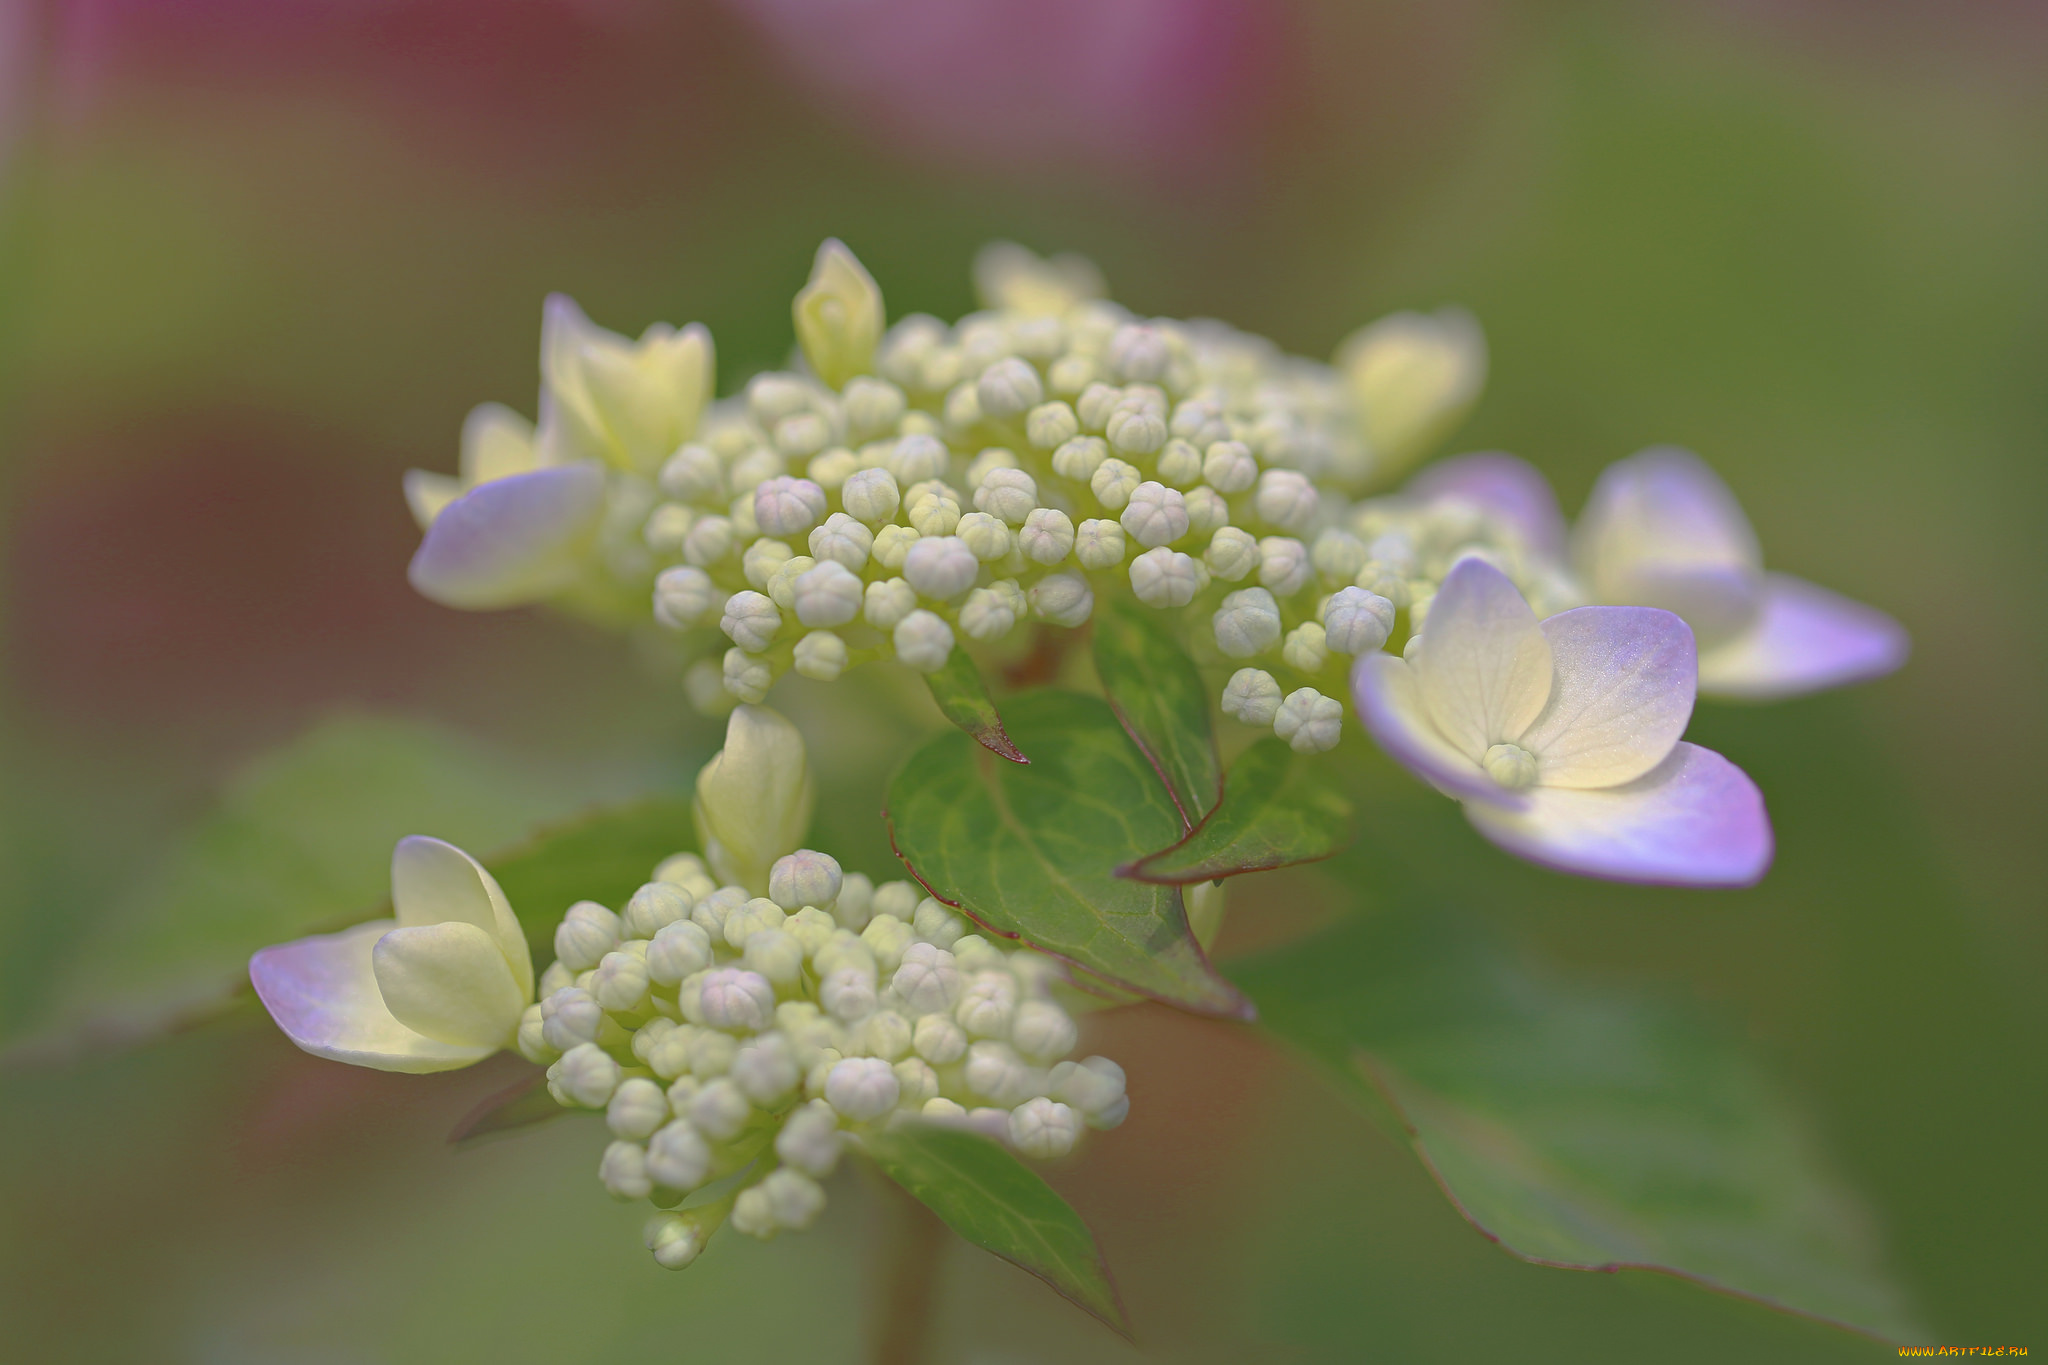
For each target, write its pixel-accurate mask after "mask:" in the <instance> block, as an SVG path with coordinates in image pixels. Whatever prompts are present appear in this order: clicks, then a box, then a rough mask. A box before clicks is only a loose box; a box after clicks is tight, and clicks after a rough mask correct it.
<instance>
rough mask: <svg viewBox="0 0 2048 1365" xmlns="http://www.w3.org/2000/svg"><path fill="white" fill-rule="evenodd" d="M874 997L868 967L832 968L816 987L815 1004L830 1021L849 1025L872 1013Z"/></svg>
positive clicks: (870, 973)
mask: <svg viewBox="0 0 2048 1365" xmlns="http://www.w3.org/2000/svg"><path fill="white" fill-rule="evenodd" d="M877 998H878V997H877V995H876V992H875V970H874V968H872V967H865V968H864V967H857V966H855V967H839V968H835V969H833V970H831V971H829V972H826V973H825V974H824V979H823V980H822V981H821V982H820V983H819V985H818V1000H819V1002H820V1003H821V1004H823V1005H824V1006H825V1009H826V1010H827V1011H828V1012H829V1013H830V1014H831V1015H832V1017H833V1018H835V1019H839V1020H841V1021H843V1022H845V1023H849V1024H850V1023H852V1022H853V1021H854V1020H856V1019H864V1018H866V1017H867V1016H868V1015H869V1014H870V1013H872V1012H873V1010H874V1008H875V1002H876V1000H877Z"/></svg>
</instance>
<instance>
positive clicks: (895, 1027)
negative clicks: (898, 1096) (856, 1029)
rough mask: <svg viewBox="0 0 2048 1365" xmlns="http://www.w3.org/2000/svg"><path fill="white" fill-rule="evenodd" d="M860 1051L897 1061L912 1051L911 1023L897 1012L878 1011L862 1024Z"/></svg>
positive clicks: (886, 1060) (889, 1060) (886, 1059)
mask: <svg viewBox="0 0 2048 1365" xmlns="http://www.w3.org/2000/svg"><path fill="white" fill-rule="evenodd" d="M899 970H901V969H900V968H899ZM859 1050H860V1051H861V1052H864V1053H866V1054H867V1055H868V1056H870V1057H880V1058H881V1059H882V1060H883V1061H885V1062H893V1061H896V1060H897V1059H898V1058H900V1057H902V1056H903V1054H904V1053H906V1052H908V1051H910V1021H909V1020H908V1019H905V1018H904V1017H903V1016H902V1015H900V1014H898V1013H897V1012H896V1011H895V1010H877V1011H876V1012H875V1013H873V1014H871V1015H869V1016H868V1017H867V1018H866V1019H865V1020H864V1021H862V1023H861V1026H860V1048H859Z"/></svg>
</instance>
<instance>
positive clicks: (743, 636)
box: [718, 592, 782, 654]
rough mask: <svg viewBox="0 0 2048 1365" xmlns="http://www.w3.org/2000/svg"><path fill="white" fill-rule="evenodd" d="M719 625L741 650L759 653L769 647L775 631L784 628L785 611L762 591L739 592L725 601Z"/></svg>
mask: <svg viewBox="0 0 2048 1365" xmlns="http://www.w3.org/2000/svg"><path fill="white" fill-rule="evenodd" d="M718 628H719V629H720V630H722V631H724V632H725V633H726V634H727V635H728V636H730V637H731V638H732V642H733V643H734V644H735V645H738V646H739V647H740V648H741V649H743V650H746V651H747V652H748V653H750V654H758V653H760V652H761V651H762V650H764V649H766V648H768V644H769V642H770V641H771V640H773V639H774V638H775V632H776V631H778V630H780V629H782V613H781V612H779V611H777V610H776V609H775V603H773V602H771V601H770V600H769V599H768V598H767V597H766V596H764V595H762V594H761V593H758V592H736V593H734V594H733V595H732V596H731V597H728V598H727V599H726V600H725V614H724V615H723V616H721V617H720V618H719V621H718Z"/></svg>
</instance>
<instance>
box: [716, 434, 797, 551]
mask: <svg viewBox="0 0 2048 1365" xmlns="http://www.w3.org/2000/svg"><path fill="white" fill-rule="evenodd" d="M787 464H788V462H787V461H786V460H784V459H783V458H782V455H781V453H780V452H778V451H775V450H771V449H769V448H768V447H767V446H756V447H754V448H753V449H752V450H749V451H748V452H747V453H746V454H744V455H742V456H740V458H739V459H738V460H736V461H735V462H734V463H733V466H732V468H731V469H729V470H727V471H726V475H725V478H726V482H727V483H729V484H731V485H732V487H733V488H735V489H737V490H739V496H738V497H736V498H734V499H733V500H732V501H731V502H729V503H727V504H726V507H725V514H726V516H728V517H730V518H731V519H732V526H733V533H734V534H735V535H738V536H739V537H740V538H741V539H743V540H744V539H751V538H752V537H754V536H758V535H760V534H761V523H760V522H759V521H758V520H756V519H755V517H754V490H755V489H756V488H758V487H760V486H761V485H762V484H764V483H766V482H768V480H770V479H779V478H781V477H782V476H783V474H782V471H783V469H784V468H785V467H786V466H787Z"/></svg>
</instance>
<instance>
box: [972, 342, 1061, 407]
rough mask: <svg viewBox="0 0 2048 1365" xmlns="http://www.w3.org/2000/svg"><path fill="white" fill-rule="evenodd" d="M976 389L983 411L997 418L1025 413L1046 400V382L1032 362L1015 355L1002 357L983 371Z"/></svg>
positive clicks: (976, 396) (976, 382)
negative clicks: (1044, 382)
mask: <svg viewBox="0 0 2048 1365" xmlns="http://www.w3.org/2000/svg"><path fill="white" fill-rule="evenodd" d="M974 393H975V398H976V401H977V402H978V403H979V405H980V407H981V411H982V413H983V414H985V415H986V416H988V417H991V418H993V419H995V420H997V421H1005V420H1007V419H1009V418H1012V417H1021V416H1023V415H1024V414H1025V413H1026V412H1029V411H1030V410H1031V409H1032V408H1035V407H1037V406H1038V405H1039V404H1040V403H1043V402H1044V401H1045V385H1044V384H1042V383H1041V382H1039V378H1038V371H1037V370H1034V369H1033V368H1031V362H1029V361H1027V360H1019V359H1017V358H1016V357H1015V356H1012V357H1010V358H1009V359H1007V360H998V361H997V362H996V363H995V364H993V365H991V366H989V367H988V368H987V369H985V370H983V371H982V372H981V378H980V379H978V380H976V381H975V385H974Z"/></svg>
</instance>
